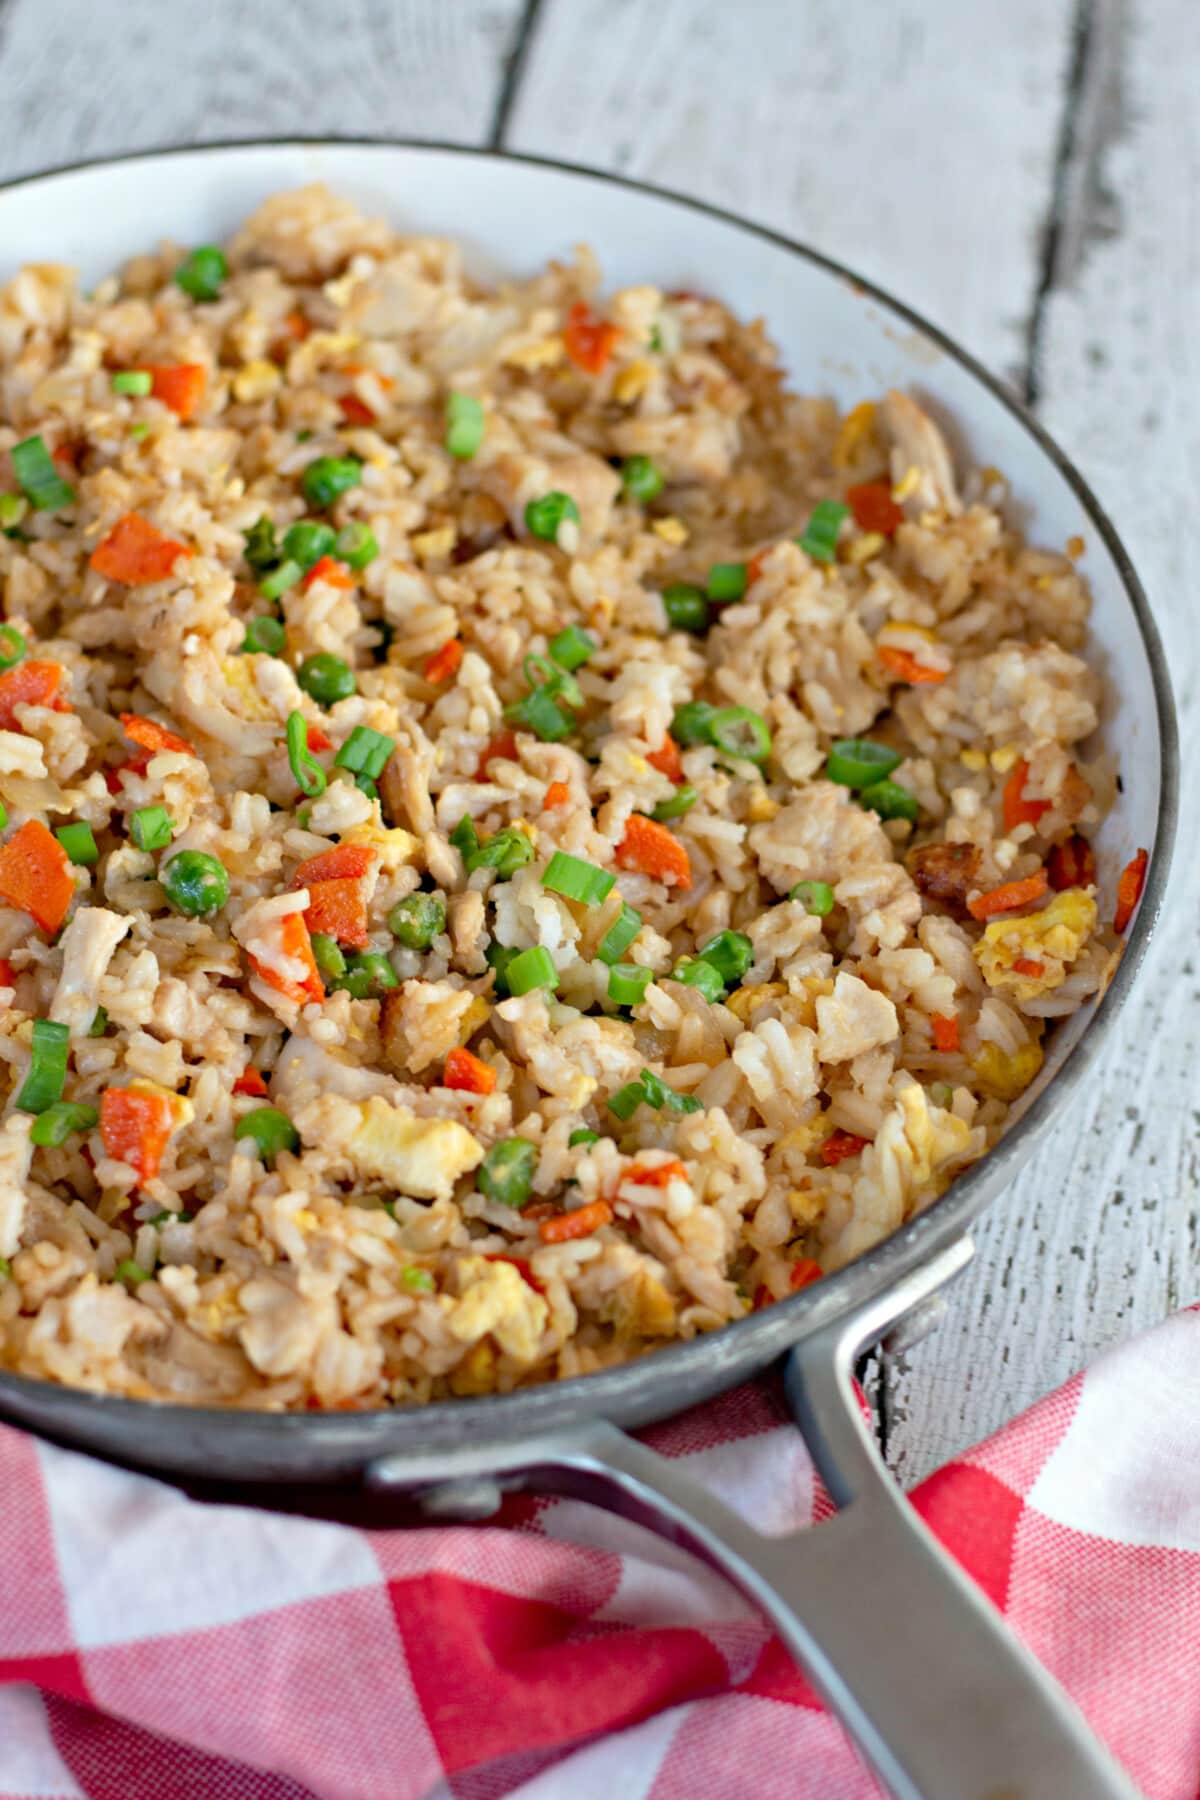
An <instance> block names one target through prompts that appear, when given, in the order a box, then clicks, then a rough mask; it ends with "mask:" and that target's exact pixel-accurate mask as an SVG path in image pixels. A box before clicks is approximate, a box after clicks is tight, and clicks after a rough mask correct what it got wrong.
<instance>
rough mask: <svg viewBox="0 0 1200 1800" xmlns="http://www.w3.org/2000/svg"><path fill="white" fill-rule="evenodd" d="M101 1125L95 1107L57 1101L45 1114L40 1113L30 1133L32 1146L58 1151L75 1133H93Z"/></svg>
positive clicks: (68, 1101)
mask: <svg viewBox="0 0 1200 1800" xmlns="http://www.w3.org/2000/svg"><path fill="white" fill-rule="evenodd" d="M99 1123H100V1114H99V1113H98V1112H97V1110H96V1108H95V1107H94V1106H77V1105H76V1104H75V1103H74V1101H71V1100H55V1101H54V1102H53V1104H52V1105H50V1106H48V1107H47V1108H46V1110H45V1111H44V1112H40V1113H39V1114H38V1116H37V1118H36V1119H35V1120H34V1121H33V1124H32V1126H31V1127H30V1131H29V1141H30V1143H31V1144H39V1145H41V1147H42V1148H43V1149H48V1148H49V1147H50V1146H51V1145H53V1146H54V1147H55V1148H56V1149H57V1148H58V1146H59V1145H61V1144H65V1143H66V1141H67V1139H68V1138H69V1137H70V1136H71V1134H72V1132H75V1131H91V1130H92V1128H93V1127H94V1126H96V1125H98V1124H99Z"/></svg>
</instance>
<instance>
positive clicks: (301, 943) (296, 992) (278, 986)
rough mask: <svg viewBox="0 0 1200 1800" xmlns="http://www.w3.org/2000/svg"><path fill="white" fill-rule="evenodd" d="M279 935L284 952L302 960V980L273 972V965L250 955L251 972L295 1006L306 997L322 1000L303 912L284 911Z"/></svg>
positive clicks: (298, 960) (322, 986) (305, 1001)
mask: <svg viewBox="0 0 1200 1800" xmlns="http://www.w3.org/2000/svg"><path fill="white" fill-rule="evenodd" d="M279 936H280V948H281V949H282V951H283V953H284V955H285V956H289V957H293V958H294V959H295V960H296V961H297V962H301V963H303V964H304V969H305V974H304V980H303V981H291V980H289V979H288V977H287V976H285V975H277V974H276V972H275V970H274V969H268V968H265V967H264V966H263V964H262V963H260V962H259V961H258V959H257V957H254V956H252V957H251V958H250V962H251V965H252V967H253V969H254V973H255V974H256V975H257V976H258V977H259V979H260V980H262V981H265V982H266V984H267V986H268V987H273V988H274V989H275V992H276V993H277V994H283V995H285V996H286V998H287V999H289V1000H294V1001H295V1002H296V1004H297V1005H298V1006H305V1005H307V1004H308V1002H309V1001H310V1000H323V999H324V998H325V988H324V985H323V983H322V981H321V972H320V970H319V969H318V968H317V959H316V957H315V956H314V955H313V947H312V939H311V938H310V937H309V935H308V926H307V925H306V924H305V923H304V915H303V913H285V914H284V916H283V918H282V919H281V921H280V928H279Z"/></svg>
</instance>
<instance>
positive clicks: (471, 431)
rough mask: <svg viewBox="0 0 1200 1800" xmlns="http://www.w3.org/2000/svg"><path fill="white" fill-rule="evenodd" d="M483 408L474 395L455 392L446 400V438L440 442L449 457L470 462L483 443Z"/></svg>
mask: <svg viewBox="0 0 1200 1800" xmlns="http://www.w3.org/2000/svg"><path fill="white" fill-rule="evenodd" d="M483 428H484V420H483V407H482V406H481V405H480V403H479V401H478V400H477V399H476V398H475V396H474V394H462V393H458V392H457V391H456V392H454V393H452V394H449V395H448V396H447V398H446V436H445V438H444V439H443V440H442V441H443V443H444V444H445V446H446V449H447V450H448V451H449V452H450V454H451V456H457V457H458V459H459V461H460V462H470V460H471V458H472V457H473V456H474V454H475V452H476V451H477V450H478V448H479V446H480V444H482V442H483Z"/></svg>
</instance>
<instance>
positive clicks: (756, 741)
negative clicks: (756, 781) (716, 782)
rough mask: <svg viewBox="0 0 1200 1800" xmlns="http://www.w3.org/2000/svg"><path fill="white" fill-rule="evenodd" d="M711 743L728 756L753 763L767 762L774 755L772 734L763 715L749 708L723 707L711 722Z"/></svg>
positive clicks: (709, 729) (709, 722) (714, 714)
mask: <svg viewBox="0 0 1200 1800" xmlns="http://www.w3.org/2000/svg"><path fill="white" fill-rule="evenodd" d="M708 731H709V741H710V742H711V743H713V744H715V745H716V747H717V749H718V750H724V752H725V754H726V755H727V756H744V757H746V758H747V759H748V760H749V761H750V762H756V763H763V762H766V760H767V758H768V756H770V754H771V733H770V730H769V729H768V726H767V721H766V720H765V719H764V718H763V716H762V714H761V713H756V712H752V711H751V709H750V708H749V707H748V706H722V707H720V708H718V710H717V711H716V712H715V713H713V715H712V717H711V719H710V720H709V721H708Z"/></svg>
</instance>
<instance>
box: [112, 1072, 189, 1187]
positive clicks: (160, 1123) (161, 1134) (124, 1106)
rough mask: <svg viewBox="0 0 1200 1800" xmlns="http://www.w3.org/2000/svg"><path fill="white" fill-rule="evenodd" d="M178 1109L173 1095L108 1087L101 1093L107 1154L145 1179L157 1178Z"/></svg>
mask: <svg viewBox="0 0 1200 1800" xmlns="http://www.w3.org/2000/svg"><path fill="white" fill-rule="evenodd" d="M175 1121H176V1112H175V1107H174V1105H173V1104H172V1102H171V1097H170V1095H169V1094H140V1093H137V1092H136V1091H134V1090H133V1089H131V1088H121V1087H110V1088H105V1090H104V1092H103V1094H102V1095H101V1096H100V1137H101V1140H102V1142H103V1144H104V1153H105V1155H106V1156H111V1157H112V1158H113V1160H114V1162H123V1163H128V1164H129V1167H130V1168H131V1169H134V1170H135V1171H136V1172H137V1175H138V1178H139V1180H140V1181H142V1182H146V1181H153V1179H154V1177H155V1176H156V1175H157V1174H158V1168H159V1164H160V1163H161V1162H162V1154H163V1151H164V1150H165V1149H166V1147H167V1139H168V1138H169V1137H170V1135H171V1133H172V1132H173V1131H174V1129H175Z"/></svg>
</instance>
